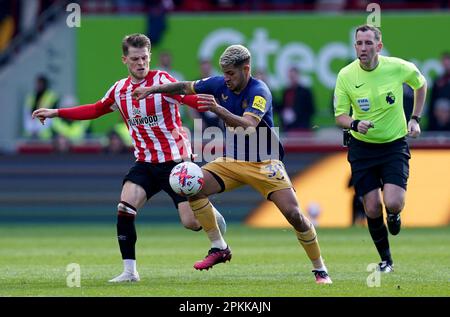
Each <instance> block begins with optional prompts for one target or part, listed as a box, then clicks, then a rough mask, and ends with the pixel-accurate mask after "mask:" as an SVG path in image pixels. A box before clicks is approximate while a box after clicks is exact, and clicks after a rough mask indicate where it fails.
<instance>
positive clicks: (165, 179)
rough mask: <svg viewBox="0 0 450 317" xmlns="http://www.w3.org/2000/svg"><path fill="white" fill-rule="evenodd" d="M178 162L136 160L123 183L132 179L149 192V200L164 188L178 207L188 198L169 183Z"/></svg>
mask: <svg viewBox="0 0 450 317" xmlns="http://www.w3.org/2000/svg"><path fill="white" fill-rule="evenodd" d="M177 164H178V163H176V162H173V161H170V162H165V163H147V162H136V163H135V164H134V166H133V167H132V168H131V169H130V170H129V171H128V174H127V175H125V177H124V179H123V182H122V184H125V182H126V181H130V182H132V183H134V184H137V185H139V186H141V187H142V188H144V190H145V193H146V194H147V200H148V199H150V198H152V196H153V195H155V194H157V193H159V192H160V191H161V190H164V191H165V192H166V193H167V194H169V196H170V198H172V201H173V203H174V205H175V208H178V204H179V203H181V202H184V201H187V198H186V197H183V196H180V195H178V194H177V193H175V192H174V191H173V190H172V187H170V184H169V176H170V171H171V170H172V168H173V167H174V166H175V165H177Z"/></svg>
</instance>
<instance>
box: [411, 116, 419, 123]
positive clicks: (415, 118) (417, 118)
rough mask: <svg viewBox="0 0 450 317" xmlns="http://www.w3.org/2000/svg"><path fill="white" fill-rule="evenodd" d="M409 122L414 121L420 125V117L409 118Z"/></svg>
mask: <svg viewBox="0 0 450 317" xmlns="http://www.w3.org/2000/svg"><path fill="white" fill-rule="evenodd" d="M411 120H416V122H417V123H420V117H419V116H411Z"/></svg>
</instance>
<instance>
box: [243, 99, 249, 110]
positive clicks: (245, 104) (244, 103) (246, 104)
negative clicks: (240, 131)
mask: <svg viewBox="0 0 450 317" xmlns="http://www.w3.org/2000/svg"><path fill="white" fill-rule="evenodd" d="M247 107H248V102H247V100H245V99H244V101H242V109H245V108H247Z"/></svg>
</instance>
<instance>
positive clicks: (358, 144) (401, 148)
mask: <svg viewBox="0 0 450 317" xmlns="http://www.w3.org/2000/svg"><path fill="white" fill-rule="evenodd" d="M410 158H411V154H410V152H409V146H408V143H407V142H406V138H404V137H403V138H400V139H397V140H395V141H392V142H389V143H381V144H375V143H367V142H362V141H359V140H357V139H355V138H353V137H351V139H350V143H349V150H348V161H349V162H350V166H351V169H352V178H351V184H352V185H353V186H354V187H355V192H356V195H358V196H363V195H365V194H367V193H368V192H370V191H372V190H374V189H377V188H381V189H382V188H383V185H384V184H394V185H398V186H400V187H402V188H404V189H405V190H406V186H407V182H408V177H409V159H410Z"/></svg>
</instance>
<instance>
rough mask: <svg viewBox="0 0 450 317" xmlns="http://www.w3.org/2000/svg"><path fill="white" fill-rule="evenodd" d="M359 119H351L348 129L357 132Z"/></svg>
mask: <svg viewBox="0 0 450 317" xmlns="http://www.w3.org/2000/svg"><path fill="white" fill-rule="evenodd" d="M360 121H361V120H353V121H352V123H350V129H352V130H353V131H356V132H358V124H359V122H360Z"/></svg>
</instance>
